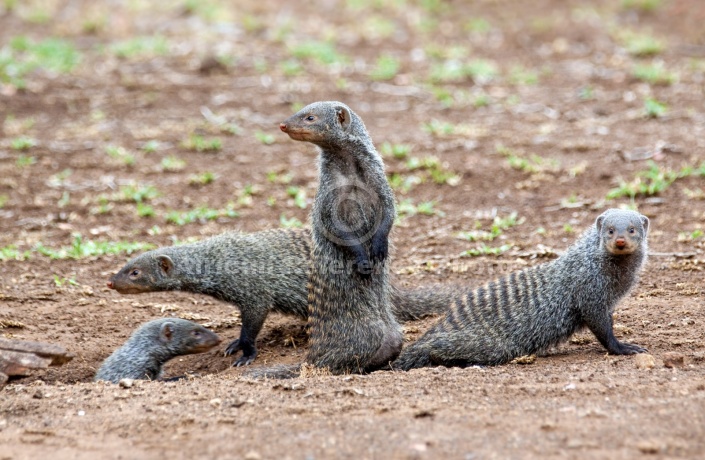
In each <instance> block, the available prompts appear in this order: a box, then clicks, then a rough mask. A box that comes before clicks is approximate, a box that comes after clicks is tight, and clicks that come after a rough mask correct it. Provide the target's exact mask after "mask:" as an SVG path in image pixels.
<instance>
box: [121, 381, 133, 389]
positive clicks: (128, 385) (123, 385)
mask: <svg viewBox="0 0 705 460" xmlns="http://www.w3.org/2000/svg"><path fill="white" fill-rule="evenodd" d="M134 384H135V381H134V380H132V379H122V380H120V381H119V382H118V385H120V387H121V388H132V385H134Z"/></svg>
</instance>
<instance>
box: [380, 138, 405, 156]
mask: <svg viewBox="0 0 705 460" xmlns="http://www.w3.org/2000/svg"><path fill="white" fill-rule="evenodd" d="M379 151H380V153H381V154H382V156H383V157H394V158H396V159H398V160H403V159H405V158H406V157H407V156H409V152H411V146H410V145H408V144H391V143H389V142H383V143H382V145H380V148H379Z"/></svg>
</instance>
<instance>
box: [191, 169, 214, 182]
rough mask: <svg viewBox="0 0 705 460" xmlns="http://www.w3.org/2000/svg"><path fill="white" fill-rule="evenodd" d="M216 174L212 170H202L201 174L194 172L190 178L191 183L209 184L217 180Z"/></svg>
mask: <svg viewBox="0 0 705 460" xmlns="http://www.w3.org/2000/svg"><path fill="white" fill-rule="evenodd" d="M215 178H216V175H215V174H213V173H212V172H210V171H205V172H202V173H201V174H192V175H191V176H189V178H188V184H189V185H208V184H210V183H212V182H213V181H215Z"/></svg>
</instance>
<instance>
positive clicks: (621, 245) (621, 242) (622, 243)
mask: <svg viewBox="0 0 705 460" xmlns="http://www.w3.org/2000/svg"><path fill="white" fill-rule="evenodd" d="M614 245H615V246H617V249H624V246H626V245H627V242H626V241H625V240H624V238H617V239H616V240H615V241H614Z"/></svg>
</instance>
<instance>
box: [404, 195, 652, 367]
mask: <svg viewBox="0 0 705 460" xmlns="http://www.w3.org/2000/svg"><path fill="white" fill-rule="evenodd" d="M648 230H649V219H648V218H647V217H646V216H643V215H641V214H639V213H637V212H635V211H627V210H620V209H610V210H607V211H605V212H604V213H603V214H601V215H600V216H599V217H598V218H597V219H596V220H595V223H594V225H592V226H591V227H590V228H589V229H588V230H587V231H586V232H585V233H584V234H583V235H582V236H581V237H580V238H579V239H578V241H576V243H575V244H573V245H572V246H571V247H570V248H568V250H566V252H565V253H564V254H563V255H562V256H561V257H559V258H558V259H556V260H553V261H551V262H548V263H545V264H542V265H538V266H535V267H531V268H528V269H525V270H522V271H519V272H514V273H511V274H510V275H508V276H505V277H502V278H500V279H498V280H496V281H492V282H489V283H487V284H486V285H484V286H481V287H479V288H477V289H475V290H474V291H470V292H468V293H467V294H464V295H460V296H458V297H456V298H455V299H453V301H452V302H451V304H450V305H449V307H448V310H447V312H446V313H445V315H444V316H443V317H441V319H440V320H439V322H438V323H436V324H435V325H434V326H433V327H432V328H431V329H430V330H429V331H427V332H426V333H425V334H424V335H423V336H422V337H421V338H420V339H419V340H418V341H416V342H415V343H413V344H411V345H410V346H408V347H406V348H405V349H404V350H403V351H402V353H401V355H400V356H399V358H398V359H397V360H396V361H395V363H394V367H396V368H399V369H404V370H408V369H411V368H414V367H420V366H431V365H444V366H465V365H474V364H483V365H496V364H502V363H506V362H508V361H511V360H512V359H514V358H516V357H519V356H522V355H528V354H534V353H540V352H543V351H545V350H547V349H548V348H549V347H551V346H554V345H557V344H559V343H561V342H563V341H565V340H567V339H568V338H569V337H570V336H571V335H572V334H573V333H574V332H576V331H577V330H579V329H581V328H583V327H587V328H588V329H590V331H592V333H593V334H595V336H596V337H597V339H598V340H599V342H600V343H601V344H602V345H603V346H604V347H605V348H606V349H607V351H608V352H609V353H612V354H617V355H624V354H634V353H642V352H644V351H646V349H645V348H643V347H641V346H638V345H634V344H630V343H625V342H620V341H619V340H617V338H616V337H615V336H614V330H613V323H612V314H613V312H614V309H615V307H616V306H617V304H618V303H619V301H620V300H621V299H622V298H623V297H624V296H625V295H627V294H628V293H629V291H630V290H631V289H632V287H633V286H634V285H635V284H636V283H637V281H638V276H639V272H640V271H641V268H642V267H643V265H644V263H645V261H646V255H647V233H648Z"/></svg>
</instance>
